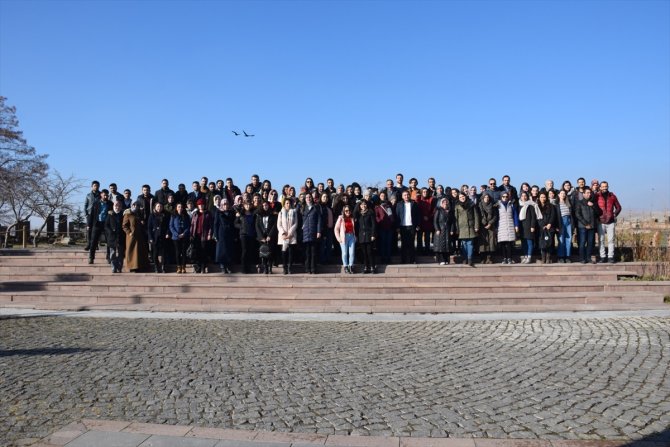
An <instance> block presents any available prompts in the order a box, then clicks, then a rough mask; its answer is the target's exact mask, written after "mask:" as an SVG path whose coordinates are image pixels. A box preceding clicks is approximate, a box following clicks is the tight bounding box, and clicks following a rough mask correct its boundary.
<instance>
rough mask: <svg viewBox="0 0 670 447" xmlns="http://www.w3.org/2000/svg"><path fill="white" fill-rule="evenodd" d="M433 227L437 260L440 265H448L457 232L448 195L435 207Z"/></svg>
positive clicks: (434, 249)
mask: <svg viewBox="0 0 670 447" xmlns="http://www.w3.org/2000/svg"><path fill="white" fill-rule="evenodd" d="M433 227H434V228H435V235H434V237H433V251H435V256H436V257H437V262H438V264H440V265H447V264H449V252H450V248H451V247H450V246H451V243H450V242H451V238H453V237H454V235H455V233H456V224H455V222H454V215H453V213H452V212H451V209H450V202H449V199H448V198H447V197H442V198H441V199H440V203H439V206H438V207H437V208H436V209H435V215H434V216H433Z"/></svg>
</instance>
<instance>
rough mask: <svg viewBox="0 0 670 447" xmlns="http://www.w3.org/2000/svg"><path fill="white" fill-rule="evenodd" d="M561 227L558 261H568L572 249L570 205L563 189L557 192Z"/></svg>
mask: <svg viewBox="0 0 670 447" xmlns="http://www.w3.org/2000/svg"><path fill="white" fill-rule="evenodd" d="M557 207H558V210H559V212H560V216H561V217H560V223H561V227H560V229H559V233H558V262H560V263H565V262H567V263H569V262H571V261H570V254H571V251H572V206H571V204H570V199H569V198H568V194H567V193H566V192H565V190H564V189H562V190H561V191H559V193H558V204H557Z"/></svg>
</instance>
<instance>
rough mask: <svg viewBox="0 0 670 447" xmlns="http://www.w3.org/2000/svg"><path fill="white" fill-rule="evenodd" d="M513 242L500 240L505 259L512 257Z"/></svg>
mask: <svg viewBox="0 0 670 447" xmlns="http://www.w3.org/2000/svg"><path fill="white" fill-rule="evenodd" d="M512 244H514V242H511V241H503V242H498V245H499V246H500V251H501V252H502V257H503V259H512Z"/></svg>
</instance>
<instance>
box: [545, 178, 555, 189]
mask: <svg viewBox="0 0 670 447" xmlns="http://www.w3.org/2000/svg"><path fill="white" fill-rule="evenodd" d="M544 186H545V188H547V189H552V188H553V187H554V181H553V180H547V181H546V182H544Z"/></svg>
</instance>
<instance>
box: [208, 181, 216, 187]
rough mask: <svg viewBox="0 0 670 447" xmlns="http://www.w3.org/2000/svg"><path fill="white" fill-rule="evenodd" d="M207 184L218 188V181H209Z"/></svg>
mask: <svg viewBox="0 0 670 447" xmlns="http://www.w3.org/2000/svg"><path fill="white" fill-rule="evenodd" d="M207 186H214V187H215V188H216V183H214V182H209V183H207Z"/></svg>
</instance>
